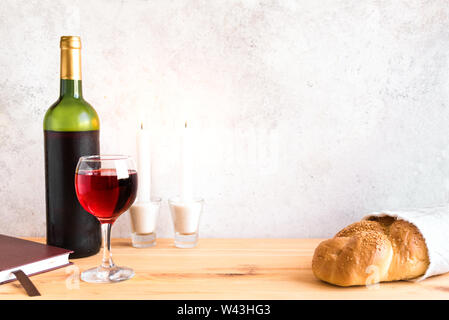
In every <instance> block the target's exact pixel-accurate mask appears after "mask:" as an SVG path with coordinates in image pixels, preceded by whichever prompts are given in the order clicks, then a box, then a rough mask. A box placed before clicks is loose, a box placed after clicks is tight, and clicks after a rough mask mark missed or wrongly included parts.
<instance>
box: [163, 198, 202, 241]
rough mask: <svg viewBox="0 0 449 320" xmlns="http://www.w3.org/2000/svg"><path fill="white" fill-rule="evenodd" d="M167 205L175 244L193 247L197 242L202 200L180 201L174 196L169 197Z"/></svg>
mask: <svg viewBox="0 0 449 320" xmlns="http://www.w3.org/2000/svg"><path fill="white" fill-rule="evenodd" d="M168 205H169V207H170V212H171V217H172V221H173V228H174V231H175V246H176V247H178V248H193V247H195V246H196V244H197V243H198V235H199V233H198V228H199V223H200V217H201V213H202V211H203V205H204V200H203V199H192V200H191V201H181V200H180V199H179V198H178V197H176V198H171V199H169V200H168Z"/></svg>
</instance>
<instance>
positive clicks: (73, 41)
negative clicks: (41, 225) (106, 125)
mask: <svg viewBox="0 0 449 320" xmlns="http://www.w3.org/2000/svg"><path fill="white" fill-rule="evenodd" d="M60 48H61V82H60V86H61V87H60V96H59V99H58V100H57V101H56V102H55V103H54V104H53V105H52V106H51V107H50V108H49V109H48V111H47V113H46V114H45V118H44V149H45V192H46V219H47V220H46V222H47V244H49V245H53V246H57V247H62V248H65V249H69V250H73V251H74V252H73V253H72V254H71V255H70V258H81V257H87V256H91V255H94V254H96V253H97V252H98V251H99V250H100V246H101V227H100V223H99V222H98V220H97V218H95V217H94V216H93V215H91V214H90V213H89V212H87V211H85V210H84V209H83V207H82V206H81V205H80V203H79V201H78V199H77V196H76V193H75V182H74V178H75V169H76V165H77V163H78V159H79V158H80V157H81V156H85V155H95V154H100V143H99V132H100V131H99V129H100V123H99V118H98V115H97V113H96V111H95V109H94V108H93V107H92V106H91V105H90V104H89V103H87V102H86V100H84V98H83V94H82V88H81V39H80V37H77V36H64V37H61V42H60Z"/></svg>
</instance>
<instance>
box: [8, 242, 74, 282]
mask: <svg viewBox="0 0 449 320" xmlns="http://www.w3.org/2000/svg"><path fill="white" fill-rule="evenodd" d="M70 253H72V251H70V250H66V249H62V248H58V247H53V246H49V245H46V244H42V243H37V242H33V241H28V240H23V239H19V238H14V237H9V236H5V235H2V234H0V284H2V283H5V282H9V281H13V280H16V276H15V275H14V274H13V273H12V272H13V271H16V270H22V271H23V272H24V273H25V274H26V275H28V276H32V275H35V274H38V273H43V272H47V271H50V270H54V269H57V268H61V267H65V266H67V265H69V264H71V263H70V262H69V254H70Z"/></svg>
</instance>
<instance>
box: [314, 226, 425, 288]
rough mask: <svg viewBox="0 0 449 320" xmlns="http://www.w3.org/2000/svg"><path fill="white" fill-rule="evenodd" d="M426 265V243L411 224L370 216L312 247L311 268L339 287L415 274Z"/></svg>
mask: <svg viewBox="0 0 449 320" xmlns="http://www.w3.org/2000/svg"><path fill="white" fill-rule="evenodd" d="M428 266H429V257H428V253H427V246H426V243H425V241H424V238H423V237H422V235H421V233H420V232H419V230H418V229H417V228H416V227H415V226H414V225H413V224H411V223H409V222H406V221H404V220H396V219H395V218H391V217H373V218H371V219H370V220H362V221H359V222H356V223H353V224H351V225H349V226H347V227H346V228H344V229H343V230H341V231H340V232H338V233H337V234H336V235H335V237H334V238H332V239H328V240H325V241H323V242H321V243H320V244H319V245H318V247H317V248H316V249H315V254H314V256H313V260H312V270H313V273H314V274H315V276H316V277H317V278H318V279H320V280H323V281H325V282H329V283H332V284H335V285H339V286H355V285H366V284H372V283H376V282H381V281H394V280H407V279H413V278H416V277H419V276H421V275H423V274H424V273H425V271H426V270H427V267H428Z"/></svg>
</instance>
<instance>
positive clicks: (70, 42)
mask: <svg viewBox="0 0 449 320" xmlns="http://www.w3.org/2000/svg"><path fill="white" fill-rule="evenodd" d="M60 47H61V49H81V38H80V37H79V36H62V37H61V43H60Z"/></svg>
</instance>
